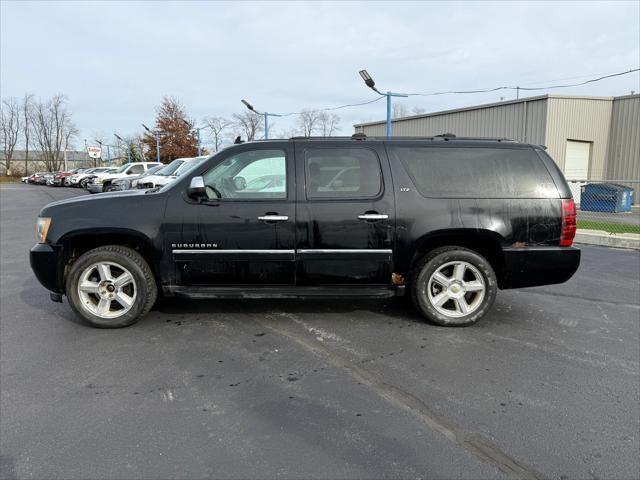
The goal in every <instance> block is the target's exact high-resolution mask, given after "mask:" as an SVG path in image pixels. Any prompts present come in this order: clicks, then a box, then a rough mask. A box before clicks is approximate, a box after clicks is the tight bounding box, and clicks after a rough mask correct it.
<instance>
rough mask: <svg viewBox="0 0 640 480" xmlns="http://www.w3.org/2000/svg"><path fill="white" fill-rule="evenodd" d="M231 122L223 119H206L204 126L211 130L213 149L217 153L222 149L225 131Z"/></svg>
mask: <svg viewBox="0 0 640 480" xmlns="http://www.w3.org/2000/svg"><path fill="white" fill-rule="evenodd" d="M231 123H232V122H231V121H230V120H227V119H226V118H223V117H207V118H205V119H204V124H205V125H206V126H207V127H208V128H209V129H210V130H211V135H212V136H213V147H214V150H215V151H216V152H217V151H218V150H220V147H222V143H223V140H222V139H223V138H224V133H225V131H226V130H227V129H228V128H229V127H230V126H231Z"/></svg>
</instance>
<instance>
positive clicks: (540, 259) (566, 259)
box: [498, 247, 580, 289]
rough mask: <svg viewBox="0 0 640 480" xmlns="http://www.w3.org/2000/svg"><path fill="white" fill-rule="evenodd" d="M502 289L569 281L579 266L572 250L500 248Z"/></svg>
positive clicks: (578, 259) (575, 250)
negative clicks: (501, 256)
mask: <svg viewBox="0 0 640 480" xmlns="http://www.w3.org/2000/svg"><path fill="white" fill-rule="evenodd" d="M502 253H503V259H504V266H503V271H502V275H501V278H500V280H499V282H498V286H499V287H500V288H503V289H507V288H521V287H536V286H540V285H553V284H556V283H563V282H566V281H567V280H569V279H570V278H571V277H572V276H573V274H574V273H576V270H578V267H579V266H580V250H579V249H578V248H575V247H527V248H503V249H502Z"/></svg>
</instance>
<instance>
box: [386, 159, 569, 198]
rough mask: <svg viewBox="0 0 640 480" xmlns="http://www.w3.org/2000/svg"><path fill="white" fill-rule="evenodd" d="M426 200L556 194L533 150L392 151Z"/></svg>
mask: <svg viewBox="0 0 640 480" xmlns="http://www.w3.org/2000/svg"><path fill="white" fill-rule="evenodd" d="M390 153H391V161H401V162H402V164H403V165H404V167H405V168H406V170H407V171H408V173H409V175H410V176H411V179H412V180H413V182H414V184H415V186H416V188H417V189H418V191H419V192H420V193H421V194H422V195H424V196H426V197H457V198H465V197H466V198H551V197H557V196H558V192H557V190H556V187H555V184H554V183H553V180H552V178H551V176H550V174H549V172H548V171H547V169H546V167H545V166H544V164H543V163H542V161H541V160H540V158H538V156H537V155H536V153H535V152H534V151H533V150H532V149H515V148H452V147H392V148H391V149H390Z"/></svg>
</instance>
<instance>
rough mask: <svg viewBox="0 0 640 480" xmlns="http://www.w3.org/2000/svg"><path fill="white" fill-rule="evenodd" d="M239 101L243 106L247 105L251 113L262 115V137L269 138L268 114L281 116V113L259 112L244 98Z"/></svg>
mask: <svg viewBox="0 0 640 480" xmlns="http://www.w3.org/2000/svg"><path fill="white" fill-rule="evenodd" d="M240 101H241V102H242V103H243V104H244V106H245V107H247V108H248V109H249V110H251V111H252V112H253V113H255V114H257V115H262V116H263V117H264V139H265V140H268V139H269V115H271V116H272V117H281V116H282V115H278V114H277V113H269V112H259V111H258V110H256V109H255V108H253V105H251V104H250V103H249V102H247V101H246V100H244V99H242V100H240Z"/></svg>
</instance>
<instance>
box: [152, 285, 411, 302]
mask: <svg viewBox="0 0 640 480" xmlns="http://www.w3.org/2000/svg"><path fill="white" fill-rule="evenodd" d="M162 290H163V292H164V294H165V295H167V296H176V297H183V298H193V299H205V298H245V299H254V298H255V299H258V298H336V297H337V298H350V297H366V298H389V297H396V296H403V295H404V285H399V286H393V287H388V286H372V287H362V286H350V285H348V286H322V287H315V286H314V287H305V286H299V287H295V286H282V287H274V286H268V287H263V286H256V285H246V286H234V287H210V286H209V287H199V286H193V287H183V286H168V287H162Z"/></svg>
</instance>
